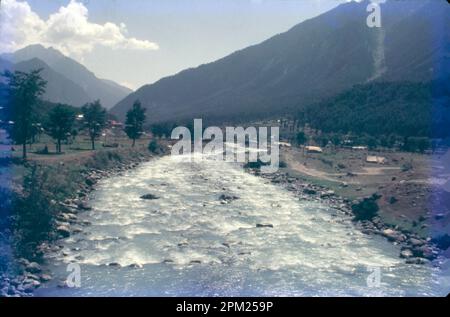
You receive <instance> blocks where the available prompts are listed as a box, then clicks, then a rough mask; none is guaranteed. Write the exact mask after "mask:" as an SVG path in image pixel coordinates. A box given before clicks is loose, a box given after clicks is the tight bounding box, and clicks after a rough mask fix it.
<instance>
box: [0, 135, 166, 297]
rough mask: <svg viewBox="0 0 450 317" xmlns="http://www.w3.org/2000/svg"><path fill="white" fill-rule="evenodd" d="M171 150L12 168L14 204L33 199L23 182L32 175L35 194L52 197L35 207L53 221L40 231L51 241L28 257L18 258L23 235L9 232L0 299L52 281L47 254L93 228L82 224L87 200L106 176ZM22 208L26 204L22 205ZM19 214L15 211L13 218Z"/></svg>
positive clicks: (113, 152)
mask: <svg viewBox="0 0 450 317" xmlns="http://www.w3.org/2000/svg"><path fill="white" fill-rule="evenodd" d="M167 149H168V148H167V144H165V142H161V143H160V144H159V146H158V147H157V148H156V151H155V152H154V153H151V152H150V151H149V150H148V149H147V147H136V148H118V149H102V150H100V151H96V152H89V153H86V152H84V153H80V155H67V156H64V155H63V156H60V157H51V159H49V160H47V159H45V157H44V158H42V157H40V158H39V159H35V160H32V161H29V162H26V163H25V164H23V165H12V166H10V168H11V169H13V170H14V173H13V174H14V180H13V184H12V187H13V189H14V199H13V200H17V201H20V200H24V201H25V200H26V199H28V196H30V195H29V193H27V188H26V186H24V185H26V184H25V180H26V179H27V177H29V176H30V174H31V173H34V174H32V176H31V177H32V179H33V181H35V182H36V184H38V185H40V186H39V190H38V191H40V192H38V191H37V192H36V193H34V194H37V195H42V196H43V197H46V196H50V197H51V199H50V200H49V201H45V200H43V201H39V202H36V203H42V202H44V203H46V204H48V205H47V206H46V209H47V212H46V213H47V214H46V215H45V216H49V217H50V218H51V219H49V226H48V227H46V228H45V229H42V230H47V231H48V232H40V233H39V234H40V235H39V236H47V237H48V239H45V240H43V241H40V242H39V243H38V244H37V245H33V246H32V248H31V249H32V251H31V252H30V251H28V252H25V253H26V255H24V254H20V255H18V253H21V252H24V251H23V249H24V248H23V247H22V246H20V247H18V246H17V244H20V241H21V240H22V239H23V237H22V236H21V234H22V233H21V231H19V230H17V229H13V228H10V231H11V232H12V234H11V235H12V237H11V239H10V241H11V244H14V246H12V248H13V249H15V250H14V251H13V254H14V256H13V258H12V260H11V263H9V267H8V269H7V270H5V272H3V273H2V274H1V276H0V297H1V296H32V294H33V292H34V290H35V289H37V288H39V287H40V286H41V285H42V284H43V283H47V282H49V281H51V280H52V278H53V277H52V275H51V273H50V272H48V271H47V270H46V268H45V258H46V255H48V254H50V253H52V252H56V251H58V250H59V249H60V245H59V244H58V241H59V239H63V238H67V237H69V236H70V235H71V234H74V233H79V232H81V231H83V228H84V227H85V226H87V225H89V223H86V222H83V221H81V220H79V215H80V214H81V213H83V212H85V211H87V210H90V207H89V203H88V196H89V194H90V192H92V191H93V190H94V187H95V185H96V183H97V182H98V181H100V180H101V179H103V178H106V177H112V176H116V175H120V174H121V173H123V172H125V171H128V170H131V169H133V168H136V167H137V166H138V165H139V164H141V163H142V162H148V161H149V160H151V159H153V158H155V157H160V156H163V155H165V154H166V153H167ZM36 171H38V172H36ZM33 203H34V202H33ZM31 205H32V204H31ZM13 206H15V207H12V208H17V206H19V205H15V204H13ZM21 206H27V205H25V204H21ZM36 209H37V210H35V212H34V211H33V214H35V213H38V209H39V208H36ZM21 212H22V211H21ZM22 213H23V212H22ZM16 214H17V213H16V212H14V210H13V211H12V217H15V215H16ZM34 216H36V217H37V216H39V215H34ZM29 220H31V219H29ZM32 225H33V224H32ZM36 226H37V225H36ZM34 236H36V235H35V234H34ZM22 244H25V243H22ZM28 249H30V247H28ZM19 250H20V251H19Z"/></svg>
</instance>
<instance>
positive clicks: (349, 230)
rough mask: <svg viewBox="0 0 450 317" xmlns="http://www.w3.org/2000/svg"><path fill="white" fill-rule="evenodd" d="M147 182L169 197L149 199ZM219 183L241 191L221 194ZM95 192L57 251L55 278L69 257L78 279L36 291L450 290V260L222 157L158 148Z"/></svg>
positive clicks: (401, 292)
mask: <svg viewBox="0 0 450 317" xmlns="http://www.w3.org/2000/svg"><path fill="white" fill-rule="evenodd" d="M148 193H151V194H154V195H157V196H159V197H160V198H159V199H156V200H143V199H140V197H141V196H142V195H144V194H148ZM221 194H228V195H234V196H238V197H239V199H237V200H234V201H231V202H229V203H226V204H224V203H223V202H221V201H220V199H219V197H220V195H221ZM90 204H91V206H92V207H93V209H92V211H87V212H85V213H83V214H80V217H81V218H82V219H83V220H86V221H89V222H90V223H91V225H89V226H87V227H85V228H84V231H83V232H81V233H78V234H74V235H72V236H71V237H70V238H67V239H65V240H63V241H62V244H63V245H64V249H63V250H62V252H60V253H58V254H55V256H54V257H53V258H52V259H50V260H49V262H50V265H49V268H50V270H51V272H52V274H53V276H54V277H55V278H56V279H57V278H62V279H64V278H65V277H66V276H67V275H68V274H69V272H66V268H67V265H68V263H70V262H75V263H78V264H79V265H80V268H81V272H80V273H81V287H79V288H59V287H57V286H56V284H57V281H54V282H50V283H49V284H48V285H46V286H44V287H43V288H40V289H39V290H38V291H37V292H36V295H37V296H133V295H137V296H373V295H375V296H429V295H438V296H443V295H446V294H447V293H448V291H449V290H450V282H449V277H448V272H449V270H448V266H447V268H445V265H444V268H442V265H441V267H440V268H438V267H437V266H436V265H427V266H420V265H408V264H405V262H404V260H402V259H400V258H399V257H398V255H399V251H400V250H399V248H398V247H397V246H394V245H393V244H391V243H389V242H387V241H386V240H385V239H383V238H381V237H378V236H367V235H364V234H362V233H361V232H359V231H358V230H357V229H356V228H355V227H354V225H353V224H352V222H351V219H349V218H348V217H346V216H345V215H343V214H342V213H340V212H339V211H337V210H333V209H332V208H330V207H327V206H326V205H325V203H319V202H312V201H304V200H301V199H299V198H298V197H297V196H295V195H294V194H293V193H291V192H288V191H286V190H285V189H283V188H282V187H280V186H277V185H274V184H271V183H270V182H269V181H268V180H266V179H264V178H261V177H257V176H254V175H251V174H248V173H246V172H245V171H244V170H243V169H242V167H239V166H238V165H235V164H231V163H226V162H223V161H221V160H212V159H211V160H206V161H202V162H181V161H177V162H175V161H174V160H173V159H172V158H171V157H163V158H159V159H157V160H154V161H152V162H148V163H145V164H142V165H141V166H139V167H138V168H136V169H134V170H130V171H128V172H126V173H124V174H122V175H120V176H115V177H111V178H107V179H103V180H102V181H100V183H99V184H98V186H97V189H96V191H94V192H93V193H92V194H91V196H90ZM257 224H272V225H273V228H271V227H264V228H260V227H257V226H256V225H257ZM111 263H116V264H119V265H120V266H118V265H114V266H110V265H109V264H111ZM378 272H379V273H380V274H379V275H378ZM371 274H372V275H371ZM373 274H377V275H376V276H375V281H378V277H379V282H380V283H376V282H375V283H373V281H374V280H373V279H370V278H369V276H372V278H373V277H374V275H373ZM368 278H369V280H370V281H372V283H368V281H367V280H368Z"/></svg>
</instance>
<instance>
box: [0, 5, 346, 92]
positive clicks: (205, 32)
mask: <svg viewBox="0 0 450 317" xmlns="http://www.w3.org/2000/svg"><path fill="white" fill-rule="evenodd" d="M3 1H6V2H9V3H10V4H11V5H12V4H13V3H14V2H15V3H17V2H19V3H20V2H22V3H23V2H25V1H23V0H3ZM3 1H2V2H3ZM345 1H346V0H150V1H149V0H84V1H82V0H72V2H75V4H76V6H75V5H71V6H69V3H70V2H71V1H70V0H27V1H26V2H27V3H28V5H29V7H30V9H31V11H32V12H31V13H30V12H28V11H27V10H25V9H24V8H22V11H27V13H21V14H22V16H25V17H27V16H32V17H33V19H32V20H33V21H34V20H37V21H36V22H35V23H36V25H33V27H32V28H31V27H30V31H28V32H25V31H24V32H23V33H24V34H22V36H18V35H14V36H12V37H14V38H17V39H18V38H21V39H23V38H24V40H23V42H20V43H22V45H25V44H30V43H31V42H36V41H37V42H39V41H43V42H44V43H42V44H44V45H45V46H50V45H51V46H55V47H56V48H59V49H60V50H62V51H63V52H64V53H65V54H67V55H69V56H71V57H73V58H75V59H77V60H78V61H80V62H82V63H83V64H84V65H86V66H87V67H88V68H89V69H90V70H92V71H93V72H95V73H96V74H97V75H98V76H99V77H103V78H108V79H112V80H114V81H116V82H119V83H123V84H126V85H128V86H130V87H132V88H138V87H140V86H142V85H144V84H149V83H152V82H155V81H157V80H158V79H160V78H162V77H165V76H168V75H172V74H175V73H177V72H179V71H181V70H183V69H186V68H188V67H195V66H198V65H200V64H203V63H207V62H211V61H214V60H216V59H218V58H221V57H223V56H226V55H228V54H229V53H232V52H234V51H236V50H238V49H242V48H244V47H247V46H249V45H253V44H256V43H259V42H261V41H263V40H265V39H267V38H269V37H271V36H273V35H275V34H277V33H281V32H284V31H287V30H288V29H289V28H291V27H292V26H294V25H295V24H297V23H300V22H301V21H303V20H305V19H308V18H311V17H314V16H317V15H319V14H321V13H323V12H325V11H328V10H330V9H332V8H333V7H335V6H337V5H339V4H340V3H342V2H345ZM61 8H63V11H60V10H61ZM76 8H77V10H78V11H77V12H78V13H77V14H82V15H85V19H86V20H87V21H83V20H80V19H78V17H77V16H76V15H74V16H75V18H74V19H71V18H67V14H72V13H73V12H72V13H71V12H67V11H71V10H72V9H76ZM2 9H4V8H2ZM64 9H66V10H65V11H64ZM84 9H85V10H86V11H83V10H84ZM80 10H81V11H80ZM22 11H20V12H22ZM72 11H74V10H72ZM58 12H59V14H57V15H55V16H54V17H53V18H52V22H51V23H50V20H49V18H50V17H51V15H54V14H55V13H58ZM80 12H81V13H80ZM63 13H64V14H66V15H64V14H63ZM34 14H36V16H34ZM17 20H20V19H15V20H14V23H16V24H17V23H18V22H16V21H17ZM24 21H25V19H24ZM68 21H72V23H71V24H69V22H68ZM80 21H81V22H82V23H83V25H82V26H80V27H79V28H77V27H74V24H77V23H81V22H80ZM105 23H109V24H108V27H105ZM61 24H64V25H63V28H64V32H62V31H61V29H62V28H61ZM26 27H27V26H26V25H24V27H23V29H26ZM16 29H21V26H20V25H16ZM34 29H39V30H42V31H40V32H39V34H34V33H33V32H34V31H33V30H34ZM55 30H56V31H55ZM79 30H82V31H79ZM92 30H95V32H94V31H92ZM58 31H59V33H58V34H57V32H58ZM91 31H92V32H91ZM71 32H75V33H77V34H75V35H73V34H72V33H71ZM80 32H82V34H78V33H80ZM31 33H33V34H34V35H29V34H31ZM99 34H100V35H99ZM88 36H89V37H90V38H89V37H88ZM96 36H97V37H98V39H96V38H95V37H96ZM4 38H5V37H4ZM6 38H7V37H6ZM112 39H113V40H112ZM15 45H16V46H17V44H15ZM11 47H14V46H9V47H8V49H9V50H11V49H12V48H11ZM14 48H16V47H14ZM4 50H5V49H4Z"/></svg>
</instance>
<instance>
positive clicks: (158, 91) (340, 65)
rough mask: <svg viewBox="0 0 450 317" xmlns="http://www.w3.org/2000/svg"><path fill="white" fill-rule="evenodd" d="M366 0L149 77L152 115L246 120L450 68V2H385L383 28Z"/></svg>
mask: <svg viewBox="0 0 450 317" xmlns="http://www.w3.org/2000/svg"><path fill="white" fill-rule="evenodd" d="M368 4H369V2H368V1H363V2H360V3H357V2H349V3H345V4H342V5H340V6H338V7H336V8H335V9H333V10H330V11H328V12H326V13H324V14H322V15H320V16H318V17H316V18H313V19H310V20H307V21H304V22H302V23H300V24H298V25H296V26H294V27H293V28H292V29H290V30H289V31H287V32H285V33H282V34H279V35H276V36H274V37H272V38H270V39H268V40H266V41H264V42H262V43H260V44H258V45H254V46H251V47H248V48H245V49H243V50H240V51H237V52H235V53H233V54H231V55H229V56H226V57H224V58H222V59H220V60H218V61H215V62H213V63H209V64H205V65H201V66H199V67H197V68H193V69H188V70H185V71H182V72H180V73H178V74H176V75H174V76H171V77H167V78H163V79H161V80H159V81H158V82H156V83H154V84H152V85H146V86H143V87H141V88H140V89H138V90H137V91H136V92H134V93H132V94H130V95H129V96H127V97H126V98H125V99H123V100H122V101H120V102H119V103H118V104H117V105H116V106H115V107H114V108H113V109H112V113H113V114H115V115H117V116H118V117H119V118H122V119H123V118H124V117H125V113H126V111H127V110H128V109H129V108H130V107H131V105H132V103H133V102H134V101H135V100H136V99H139V100H140V101H141V102H142V104H143V106H144V107H146V108H147V109H148V111H147V114H148V117H149V122H150V123H154V122H162V121H181V120H187V119H192V118H193V117H201V118H204V119H209V120H212V121H214V120H218V121H219V120H220V121H223V120H245V119H255V118H258V117H266V116H271V115H279V114H283V113H288V112H289V113H290V112H293V111H297V110H298V109H300V108H301V107H303V106H304V105H306V104H309V103H313V102H316V101H319V100H321V99H323V98H327V97H331V96H333V95H336V94H338V93H340V92H342V91H344V90H346V89H350V88H351V87H352V86H353V85H355V84H364V83H368V82H372V81H380V80H389V81H413V82H414V81H426V80H431V79H433V78H435V77H439V76H441V74H443V73H446V72H447V73H448V71H449V69H450V67H449V55H448V48H449V45H448V43H449V42H450V41H449V33H448V32H447V30H448V29H449V27H450V23H449V21H450V6H449V5H448V3H447V2H446V1H440V0H409V1H392V0H389V1H388V2H387V3H385V4H382V5H381V7H382V9H381V10H382V23H383V25H382V28H369V27H368V26H367V24H366V20H367V17H368V15H369V13H368V12H367V5H368Z"/></svg>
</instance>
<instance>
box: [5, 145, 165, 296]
mask: <svg viewBox="0 0 450 317" xmlns="http://www.w3.org/2000/svg"><path fill="white" fill-rule="evenodd" d="M160 155H164V151H163V152H161V154H160ZM160 155H157V156H158V157H159V156H160ZM152 157H153V155H150V154H148V153H145V154H141V155H134V156H130V157H126V158H125V159H124V160H123V162H115V163H114V164H113V166H111V167H109V168H106V169H97V168H87V169H84V170H83V172H82V179H83V180H84V181H83V182H81V183H78V184H77V188H78V190H77V191H76V193H75V194H74V195H73V197H71V198H69V199H66V200H65V201H55V202H54V203H55V204H58V205H59V209H60V212H59V213H58V214H57V215H56V219H55V229H56V233H57V235H58V237H59V239H64V238H68V237H69V236H70V235H72V234H77V233H80V232H82V231H83V229H84V228H85V227H86V226H88V225H90V223H89V222H87V221H83V220H80V219H79V215H80V214H82V213H83V212H86V211H89V210H91V207H90V206H89V200H88V196H89V194H90V193H91V192H92V191H93V190H94V189H95V186H96V184H97V183H98V181H100V180H101V179H104V178H107V177H113V176H118V175H121V174H122V173H124V172H126V171H129V170H131V169H134V168H136V167H137V166H139V165H140V164H141V163H142V162H147V161H148V160H149V159H151V158H152ZM59 239H57V240H56V241H52V242H44V243H42V244H41V245H40V246H38V248H37V250H36V255H39V256H43V257H44V258H46V257H47V256H48V255H49V254H52V253H56V252H59V251H60V250H61V248H62V246H61V244H60V243H59V241H60V240H59ZM15 267H16V269H15V272H13V273H3V274H2V275H0V297H18V296H21V297H22V296H23V297H26V296H33V292H34V291H35V290H36V289H37V288H39V287H41V285H42V284H44V283H47V282H49V281H51V280H52V279H53V277H52V274H51V272H49V271H48V269H47V268H46V266H45V263H37V262H34V261H29V260H27V259H25V258H20V259H18V260H17V261H16V264H15ZM61 286H62V287H63V286H64V283H63V282H62V283H61Z"/></svg>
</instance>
